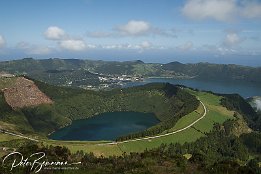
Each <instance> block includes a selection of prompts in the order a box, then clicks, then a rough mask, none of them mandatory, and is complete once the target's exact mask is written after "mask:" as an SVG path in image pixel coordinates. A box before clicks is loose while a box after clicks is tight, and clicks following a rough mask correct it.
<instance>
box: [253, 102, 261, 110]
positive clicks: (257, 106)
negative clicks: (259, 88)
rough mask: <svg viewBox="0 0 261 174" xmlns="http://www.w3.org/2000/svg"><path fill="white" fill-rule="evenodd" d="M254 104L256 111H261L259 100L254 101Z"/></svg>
mask: <svg viewBox="0 0 261 174" xmlns="http://www.w3.org/2000/svg"><path fill="white" fill-rule="evenodd" d="M254 102H255V103H256V108H257V110H260V111H261V99H256V100H254Z"/></svg>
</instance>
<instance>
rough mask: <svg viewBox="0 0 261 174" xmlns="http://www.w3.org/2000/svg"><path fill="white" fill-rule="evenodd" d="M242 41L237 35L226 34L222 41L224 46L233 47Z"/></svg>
mask: <svg viewBox="0 0 261 174" xmlns="http://www.w3.org/2000/svg"><path fill="white" fill-rule="evenodd" d="M242 41H243V39H241V38H240V37H239V36H238V34H237V33H233V32H232V33H228V34H227V35H226V38H225V40H224V41H223V44H224V46H228V47H233V46H235V45H237V44H239V43H241V42H242Z"/></svg>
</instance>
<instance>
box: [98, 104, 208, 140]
mask: <svg viewBox="0 0 261 174" xmlns="http://www.w3.org/2000/svg"><path fill="white" fill-rule="evenodd" d="M199 101H200V100H199ZM200 103H201V104H202V106H203V108H204V114H203V115H202V116H201V117H200V118H198V119H197V120H195V121H194V122H193V123H191V124H189V125H188V126H186V127H184V128H182V129H179V130H176V131H173V132H169V133H166V134H162V135H155V136H151V137H144V138H137V139H132V140H126V141H119V142H111V143H101V144H98V145H114V144H122V143H128V142H134V141H141V140H150V139H155V138H160V137H165V136H169V135H172V134H176V133H178V132H182V131H184V130H186V129H188V128H190V127H191V126H193V125H194V124H196V123H197V122H198V121H200V120H201V119H202V118H204V117H205V116H206V114H207V109H206V106H205V105H204V103H203V102H202V101H200Z"/></svg>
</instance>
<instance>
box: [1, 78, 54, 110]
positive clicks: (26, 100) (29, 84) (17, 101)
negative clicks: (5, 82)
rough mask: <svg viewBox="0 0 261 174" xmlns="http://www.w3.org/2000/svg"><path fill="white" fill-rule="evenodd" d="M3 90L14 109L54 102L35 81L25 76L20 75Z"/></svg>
mask: <svg viewBox="0 0 261 174" xmlns="http://www.w3.org/2000/svg"><path fill="white" fill-rule="evenodd" d="M3 91H4V96H5V100H6V102H7V103H8V104H9V105H10V106H11V107H12V108H13V109H17V108H23V107H28V106H37V105H40V104H51V103H53V101H52V100H51V99H50V98H49V97H47V96H46V95H45V94H44V93H43V92H41V91H40V90H39V88H38V87H37V86H36V85H35V84H34V82H33V81H31V80H28V79H26V78H24V77H18V78H17V79H16V81H15V83H14V84H13V85H12V86H10V87H9V88H5V89H4V90H3Z"/></svg>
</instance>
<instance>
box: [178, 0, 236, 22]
mask: <svg viewBox="0 0 261 174" xmlns="http://www.w3.org/2000/svg"><path fill="white" fill-rule="evenodd" d="M182 12H183V14H184V15H185V16H187V17H189V18H192V19H196V20H202V19H208V18H209V19H211V18H213V19H216V20H219V21H229V20H231V19H232V18H233V16H234V13H235V12H236V6H235V2H234V0H189V1H188V2H187V3H186V4H185V6H184V7H183V9H182Z"/></svg>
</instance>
